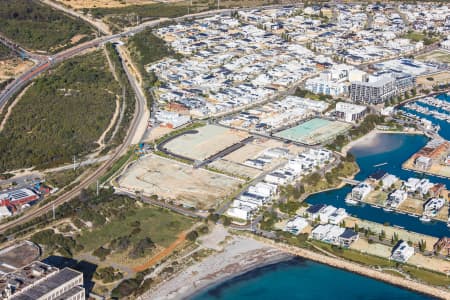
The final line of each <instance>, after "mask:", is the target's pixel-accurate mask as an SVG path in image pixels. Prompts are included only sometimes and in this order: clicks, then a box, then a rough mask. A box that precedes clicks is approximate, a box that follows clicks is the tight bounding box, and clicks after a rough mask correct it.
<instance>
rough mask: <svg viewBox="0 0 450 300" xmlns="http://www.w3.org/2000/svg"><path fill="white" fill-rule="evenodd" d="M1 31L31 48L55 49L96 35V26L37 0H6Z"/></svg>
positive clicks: (3, 1)
mask: <svg viewBox="0 0 450 300" xmlns="http://www.w3.org/2000/svg"><path fill="white" fill-rule="evenodd" d="M0 32H1V33H2V34H3V35H5V36H6V37H8V38H9V39H11V40H13V41H14V42H16V43H18V44H20V45H21V46H23V47H25V48H29V49H35V50H43V51H49V52H54V51H56V50H61V49H62V48H65V47H69V46H72V45H73V44H72V41H71V39H72V38H73V37H74V36H75V35H79V36H80V38H81V39H80V40H78V39H77V41H76V43H81V42H83V41H86V40H88V39H91V38H92V36H93V35H92V32H93V31H92V29H91V28H90V27H89V26H88V25H87V24H85V23H84V22H83V21H81V20H80V19H75V18H72V17H69V16H67V15H65V14H63V13H61V12H60V11H57V10H55V9H52V8H51V7H49V6H46V5H44V4H41V3H39V2H38V1H35V0H2V4H1V9H0Z"/></svg>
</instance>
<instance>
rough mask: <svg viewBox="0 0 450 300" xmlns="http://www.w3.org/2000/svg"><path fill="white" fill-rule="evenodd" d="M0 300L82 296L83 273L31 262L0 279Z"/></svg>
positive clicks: (60, 299)
mask: <svg viewBox="0 0 450 300" xmlns="http://www.w3.org/2000/svg"><path fill="white" fill-rule="evenodd" d="M0 291H1V294H2V299H14V300H48V299H57V300H63V299H64V300H81V299H85V291H84V288H83V273H81V272H78V271H75V270H73V269H70V268H64V269H61V270H60V269H58V268H56V267H53V266H50V265H47V264H45V263H43V262H39V261H35V262H33V263H31V264H29V265H27V266H25V267H23V268H20V269H18V270H16V271H15V272H13V273H8V274H6V275H4V276H2V278H0Z"/></svg>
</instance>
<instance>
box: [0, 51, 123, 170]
mask: <svg viewBox="0 0 450 300" xmlns="http://www.w3.org/2000/svg"><path fill="white" fill-rule="evenodd" d="M120 94H121V91H120V88H119V84H118V83H117V82H116V81H115V80H114V77H113V75H112V74H111V72H110V71H109V69H108V65H107V62H106V58H105V57H104V55H103V52H102V51H97V52H93V53H91V54H88V55H85V56H81V57H76V58H74V59H71V60H69V61H67V62H65V63H63V64H62V65H60V66H59V67H57V68H56V69H55V70H52V71H51V73H50V74H49V75H48V76H44V77H41V78H39V79H37V80H36V81H35V83H34V85H33V86H32V87H30V88H29V89H28V90H27V91H26V93H25V94H24V95H23V97H22V98H21V99H20V101H19V102H18V103H17V104H16V105H15V106H14V109H13V110H12V113H11V115H10V116H9V118H8V120H7V122H6V124H5V127H4V129H3V130H2V132H1V133H0V153H2V155H1V157H0V170H1V171H2V172H3V171H5V170H13V169H19V168H25V167H32V166H36V167H40V168H48V167H52V166H55V165H59V164H62V163H65V162H69V161H71V160H72V159H73V155H77V156H78V157H80V156H82V155H84V154H86V153H89V152H90V151H92V150H94V149H96V148H97V146H98V145H97V144H96V143H95V141H97V139H98V138H99V137H100V135H101V134H102V133H103V131H104V130H105V128H106V127H107V126H108V124H109V122H110V120H111V118H112V116H113V113H114V108H115V101H116V97H117V95H120Z"/></svg>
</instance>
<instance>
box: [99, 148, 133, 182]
mask: <svg viewBox="0 0 450 300" xmlns="http://www.w3.org/2000/svg"><path fill="white" fill-rule="evenodd" d="M134 158H135V155H134V151H133V150H128V152H127V153H125V155H123V156H122V157H120V158H119V159H118V160H117V161H116V162H115V163H114V164H113V165H112V166H111V167H110V168H109V169H108V171H107V172H106V174H105V175H103V176H102V177H101V178H100V180H99V181H100V182H101V183H104V182H105V181H106V180H108V179H109V178H110V177H111V176H113V175H114V174H115V173H116V172H117V171H119V170H120V169H121V168H122V167H123V166H124V165H125V164H126V163H127V162H128V161H130V160H131V159H134Z"/></svg>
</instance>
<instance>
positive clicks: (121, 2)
mask: <svg viewBox="0 0 450 300" xmlns="http://www.w3.org/2000/svg"><path fill="white" fill-rule="evenodd" d="M58 2H60V3H62V4H64V5H66V6H69V7H72V8H74V9H81V8H96V7H125V6H130V5H145V4H153V3H155V1H153V0H88V1H86V0H59V1H58ZM173 2H178V1H173Z"/></svg>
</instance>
